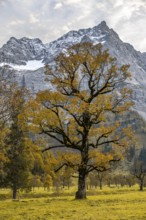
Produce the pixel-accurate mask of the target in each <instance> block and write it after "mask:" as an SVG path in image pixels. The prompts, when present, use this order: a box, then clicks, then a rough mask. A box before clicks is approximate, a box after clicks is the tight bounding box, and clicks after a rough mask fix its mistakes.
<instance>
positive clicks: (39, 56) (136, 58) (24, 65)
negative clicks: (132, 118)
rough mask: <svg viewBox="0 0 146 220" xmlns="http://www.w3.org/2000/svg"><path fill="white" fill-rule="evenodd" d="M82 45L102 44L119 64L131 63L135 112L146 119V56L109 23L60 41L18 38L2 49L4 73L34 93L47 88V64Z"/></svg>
mask: <svg viewBox="0 0 146 220" xmlns="http://www.w3.org/2000/svg"><path fill="white" fill-rule="evenodd" d="M80 42H92V43H93V44H97V43H102V44H103V46H104V47H105V48H108V49H109V51H110V54H111V55H112V56H114V57H116V58H117V60H118V63H119V64H130V71H131V72H132V79H131V80H130V81H128V82H127V83H128V84H127V85H128V86H129V87H130V88H132V89H133V97H132V99H133V101H134V102H135V107H134V108H135V110H136V111H137V112H138V113H139V114H140V115H141V116H142V117H143V118H144V119H145V120H146V111H145V109H146V53H141V52H139V51H136V50H135V49H134V48H133V46H132V45H130V44H128V43H124V42H123V41H122V40H121V39H120V38H119V36H118V34H117V33H116V32H115V31H114V30H113V29H110V28H109V27H108V26H107V25H106V22H105V21H103V22H101V23H100V24H99V25H98V26H95V27H93V28H88V29H80V30H78V31H70V32H68V33H67V34H65V35H63V36H62V37H60V38H58V39H57V40H55V41H53V42H51V43H48V44H43V43H42V41H41V40H39V39H28V38H25V37H24V38H21V39H16V38H14V37H12V38H10V40H9V41H8V42H7V43H6V44H5V45H4V46H3V47H2V48H1V49H0V67H1V68H0V72H1V71H2V69H3V68H5V71H10V70H11V69H13V71H14V72H15V77H16V80H17V81H18V82H19V83H22V82H24V81H25V84H26V86H27V87H28V88H29V89H30V90H31V91H32V92H34V93H36V92H37V91H39V90H43V89H47V88H49V87H50V86H51V85H49V84H48V82H47V80H46V76H45V74H44V67H43V66H44V65H45V64H53V60H54V57H55V56H56V55H57V54H59V53H60V52H62V51H65V50H66V48H68V47H69V46H71V45H73V44H76V43H80Z"/></svg>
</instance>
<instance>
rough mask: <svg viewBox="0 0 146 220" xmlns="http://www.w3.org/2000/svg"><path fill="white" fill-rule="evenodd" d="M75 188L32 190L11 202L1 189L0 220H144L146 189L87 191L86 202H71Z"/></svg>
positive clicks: (5, 192)
mask: <svg viewBox="0 0 146 220" xmlns="http://www.w3.org/2000/svg"><path fill="white" fill-rule="evenodd" d="M74 193H75V188H71V189H70V190H68V189H63V190H60V191H57V192H56V191H51V192H48V191H44V189H42V188H40V189H35V190H34V191H33V192H30V193H22V192H20V193H19V198H18V200H16V201H12V199H11V192H10V191H9V190H4V189H3V190H0V220H61V219H64V220H67V219H68V220H145V219H146V190H145V191H143V192H140V191H138V186H135V187H131V188H124V187H123V188H119V189H118V188H107V187H105V188H103V190H99V189H96V190H95V189H94V190H93V189H92V190H88V193H87V195H88V197H87V199H86V200H83V201H77V200H74Z"/></svg>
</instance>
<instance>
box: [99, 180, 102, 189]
mask: <svg viewBox="0 0 146 220" xmlns="http://www.w3.org/2000/svg"><path fill="white" fill-rule="evenodd" d="M99 188H100V190H102V179H100V180H99Z"/></svg>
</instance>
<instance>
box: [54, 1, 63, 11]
mask: <svg viewBox="0 0 146 220" xmlns="http://www.w3.org/2000/svg"><path fill="white" fill-rule="evenodd" d="M62 6H63V4H62V3H61V2H59V3H57V4H56V5H55V6H54V9H60V8H62Z"/></svg>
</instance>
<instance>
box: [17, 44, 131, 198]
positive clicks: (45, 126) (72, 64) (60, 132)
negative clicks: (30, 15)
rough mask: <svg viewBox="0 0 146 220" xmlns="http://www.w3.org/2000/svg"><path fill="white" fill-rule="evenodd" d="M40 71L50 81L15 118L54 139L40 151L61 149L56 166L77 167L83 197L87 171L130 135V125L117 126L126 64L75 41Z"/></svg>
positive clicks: (126, 104) (116, 156)
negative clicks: (120, 63)
mask: <svg viewBox="0 0 146 220" xmlns="http://www.w3.org/2000/svg"><path fill="white" fill-rule="evenodd" d="M46 76H47V77H48V81H49V83H51V85H52V86H51V87H50V89H48V90H46V91H42V92H39V93H38V94H37V96H36V98H35V99H32V100H30V101H29V103H27V105H26V106H25V109H24V112H23V114H21V115H20V116H19V120H20V122H21V123H22V125H23V127H24V128H25V129H28V130H29V131H33V132H35V133H36V132H37V133H39V134H45V135H47V136H48V137H49V138H50V140H54V145H49V146H48V147H47V148H45V149H43V152H45V151H47V150H51V149H59V150H60V151H61V152H62V153H60V155H61V160H60V161H61V162H60V166H59V167H58V169H57V170H59V169H60V168H61V167H63V166H69V167H71V168H72V169H74V171H75V172H78V191H77V193H76V198H77V199H82V198H86V188H85V183H86V177H87V175H88V174H89V173H90V172H92V171H94V170H97V171H104V170H106V169H108V168H109V167H110V163H111V162H112V161H118V160H120V158H121V156H122V155H123V153H124V151H125V149H126V148H127V147H128V145H129V141H131V139H132V132H131V129H130V127H123V126H121V123H122V120H121V117H122V116H123V114H124V112H126V111H128V110H129V108H130V107H131V106H132V102H131V101H130V96H131V90H130V89H128V88H127V86H126V80H127V79H128V78H129V77H130V76H131V75H130V73H129V65H123V66H118V65H117V60H116V59H115V58H112V57H111V56H110V54H109V52H108V50H104V49H103V47H102V45H101V44H98V45H93V44H91V43H80V44H77V45H74V46H72V47H71V48H69V49H67V50H66V51H65V52H63V53H61V54H59V55H58V56H57V57H56V59H55V66H47V67H46ZM24 121H25V122H26V123H25V124H24ZM63 148H64V150H63ZM107 148H108V150H105V149H107Z"/></svg>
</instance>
